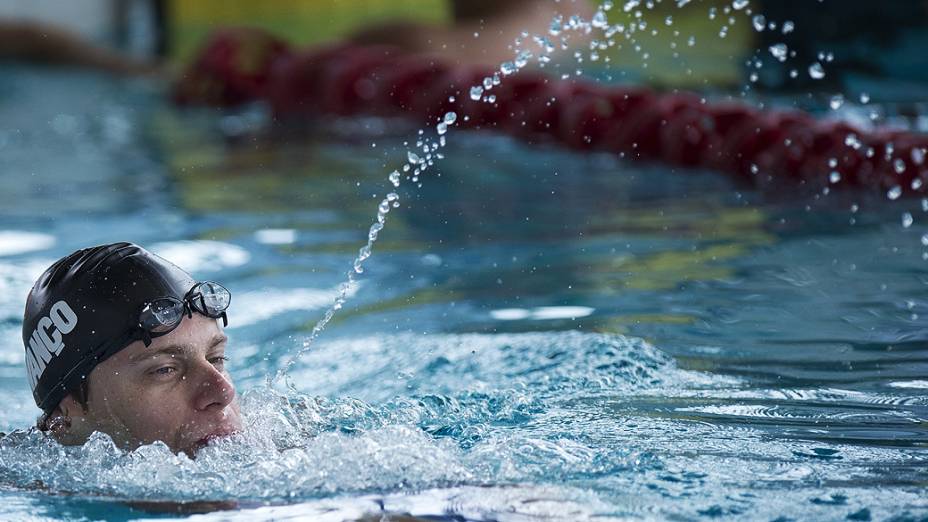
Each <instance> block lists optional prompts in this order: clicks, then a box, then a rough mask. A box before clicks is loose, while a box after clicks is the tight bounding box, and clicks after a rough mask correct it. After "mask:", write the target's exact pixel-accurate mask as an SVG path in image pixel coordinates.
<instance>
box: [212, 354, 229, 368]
mask: <svg viewBox="0 0 928 522" xmlns="http://www.w3.org/2000/svg"><path fill="white" fill-rule="evenodd" d="M228 360H229V358H228V357H226V356H225V355H220V356H218V357H212V358H210V359H209V362H210V364H212V365H213V366H215V367H216V368H220V369H221V368H224V367H225V365H226V361H228Z"/></svg>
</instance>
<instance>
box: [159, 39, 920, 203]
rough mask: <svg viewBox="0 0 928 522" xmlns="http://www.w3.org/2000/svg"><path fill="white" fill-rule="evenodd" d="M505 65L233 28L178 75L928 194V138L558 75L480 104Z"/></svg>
mask: <svg viewBox="0 0 928 522" xmlns="http://www.w3.org/2000/svg"><path fill="white" fill-rule="evenodd" d="M494 73H497V71H496V70H494V69H492V68H489V67H480V66H454V65H449V64H445V63H442V62H439V61H436V60H435V59H434V58H432V57H428V56H422V55H408V54H401V53H399V52H397V51H396V50H394V49H391V48H389V47H382V46H368V47H358V46H348V45H341V46H332V47H325V48H318V49H313V50H309V51H300V52H293V51H291V50H290V48H289V47H287V45H286V44H284V43H283V42H282V41H280V40H277V39H275V38H274V37H272V36H269V35H268V34H266V33H263V32H260V31H257V30H250V29H233V30H226V31H223V32H220V33H217V34H216V35H214V36H213V38H212V39H211V40H210V42H209V43H208V44H207V45H206V47H205V48H204V49H203V51H202V52H201V53H200V55H199V56H198V58H197V59H196V60H195V61H194V62H193V63H192V65H191V67H190V68H189V69H188V70H187V72H186V74H185V75H184V77H183V78H182V79H181V81H180V82H179V83H178V85H177V88H176V90H175V99H176V101H177V102H178V103H181V104H193V103H205V104H210V105H216V106H233V105H237V104H241V103H244V102H248V101H254V100H267V101H268V102H269V103H270V106H271V108H272V110H273V113H274V115H275V117H276V118H278V119H279V120H301V119H313V118H318V117H321V116H325V115H346V116H347V115H355V114H373V115H395V114H406V115H407V116H409V117H412V118H415V119H417V120H419V121H422V122H423V123H428V122H436V121H437V120H438V118H439V117H441V116H442V115H443V114H444V113H446V112H449V111H454V112H456V113H458V115H459V118H458V120H457V122H458V125H460V126H464V127H470V128H477V129H492V130H496V131H499V132H504V133H508V134H510V135H513V136H515V137H518V138H521V139H523V140H526V141H528V142H532V143H534V142H538V141H542V140H548V141H551V140H553V141H556V142H559V143H561V144H563V145H565V146H567V147H569V148H572V149H577V150H595V151H607V152H614V153H619V154H622V155H623V156H625V157H629V158H640V159H648V160H658V161H662V162H666V163H668V164H670V165H678V166H684V167H706V168H710V169H715V170H719V171H723V172H727V173H730V174H733V175H735V176H738V177H742V178H745V179H751V178H757V177H758V176H763V177H764V178H767V177H769V179H772V180H783V179H785V180H792V181H794V182H806V183H809V184H812V185H813V186H821V187H824V186H829V185H834V186H861V187H867V188H871V189H879V190H884V191H889V192H890V193H891V194H892V195H893V197H895V196H896V194H897V193H898V194H899V195H906V194H908V195H914V194H923V193H924V192H925V191H926V188H925V181H926V178H928V165H926V164H925V156H926V154H925V151H926V149H928V137H926V136H925V135H923V134H916V133H913V132H906V131H889V130H876V131H868V130H863V129H859V128H856V127H854V126H853V125H851V124H848V123H844V122H834V121H824V120H818V119H816V118H814V117H812V116H811V115H808V114H805V113H802V112H799V111H774V110H766V111H761V110H757V109H754V108H751V107H749V106H747V105H741V104H737V103H732V102H725V103H706V102H705V101H704V100H702V99H701V98H700V97H698V96H696V95H693V94H660V93H655V92H653V91H649V90H647V89H642V88H635V87H627V86H610V85H602V84H598V83H594V82H589V81H584V80H579V79H571V80H558V79H555V78H552V77H550V76H548V75H545V74H542V73H540V72H537V71H531V70H526V71H521V72H518V73H516V74H513V75H511V76H508V77H506V78H504V79H503V81H502V83H501V84H500V85H497V86H494V87H493V88H492V89H491V90H487V91H486V92H485V95H490V94H492V95H495V96H496V101H495V102H494V103H487V102H483V101H474V100H472V99H471V98H470V95H469V92H470V88H471V86H474V85H481V84H482V82H483V79H484V78H486V77H492V76H493V75H494ZM464 115H466V116H468V118H467V119H466V121H465V119H464V118H463V116H464ZM835 173H836V174H835Z"/></svg>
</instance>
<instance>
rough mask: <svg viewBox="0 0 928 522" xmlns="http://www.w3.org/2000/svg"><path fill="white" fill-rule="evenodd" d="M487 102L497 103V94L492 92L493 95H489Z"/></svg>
mask: <svg viewBox="0 0 928 522" xmlns="http://www.w3.org/2000/svg"><path fill="white" fill-rule="evenodd" d="M487 103H496V95H495V94H491V95H489V96H487Z"/></svg>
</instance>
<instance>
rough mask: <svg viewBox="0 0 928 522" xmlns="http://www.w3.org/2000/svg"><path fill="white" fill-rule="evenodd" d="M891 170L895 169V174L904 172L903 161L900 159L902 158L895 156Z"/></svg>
mask: <svg viewBox="0 0 928 522" xmlns="http://www.w3.org/2000/svg"><path fill="white" fill-rule="evenodd" d="M893 170H895V171H896V174H902V173H903V172H905V162H904V161H902V158H896V159H895V161H893Z"/></svg>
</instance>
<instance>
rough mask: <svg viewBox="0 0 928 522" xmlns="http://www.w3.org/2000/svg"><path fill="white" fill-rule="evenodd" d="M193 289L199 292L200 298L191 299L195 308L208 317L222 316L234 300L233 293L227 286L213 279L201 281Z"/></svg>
mask: <svg viewBox="0 0 928 522" xmlns="http://www.w3.org/2000/svg"><path fill="white" fill-rule="evenodd" d="M193 290H194V292H197V293H199V299H197V298H194V299H191V302H192V303H193V305H194V308H195V309H196V310H197V311H198V312H200V313H201V314H203V315H205V316H208V317H213V318H218V317H220V316H222V313H223V312H225V311H226V309H228V308H229V303H231V302H232V294H231V293H229V291H228V290H227V289H226V287H224V286H222V285H220V284H219V283H215V282H213V281H206V282H204V283H200V284H198V285H197V286H195V287H194V288H193ZM201 307H202V309H201Z"/></svg>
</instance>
